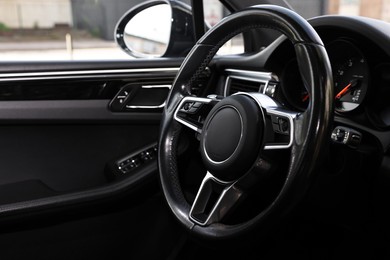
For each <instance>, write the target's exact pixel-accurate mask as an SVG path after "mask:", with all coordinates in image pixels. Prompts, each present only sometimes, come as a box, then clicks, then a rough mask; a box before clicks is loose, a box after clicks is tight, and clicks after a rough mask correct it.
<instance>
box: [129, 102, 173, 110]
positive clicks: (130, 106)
mask: <svg viewBox="0 0 390 260" xmlns="http://www.w3.org/2000/svg"><path fill="white" fill-rule="evenodd" d="M165 104H166V102H165V101H164V103H162V104H161V105H156V106H142V105H140V106H132V105H127V106H126V108H127V109H158V108H163V107H165Z"/></svg>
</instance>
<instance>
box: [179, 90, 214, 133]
mask: <svg viewBox="0 0 390 260" xmlns="http://www.w3.org/2000/svg"><path fill="white" fill-rule="evenodd" d="M218 101H219V100H218V99H217V98H216V96H214V95H211V96H209V97H207V98H200V97H191V96H188V97H184V98H183V99H182V100H181V102H180V103H179V105H178V107H177V108H176V111H175V113H174V119H175V120H176V121H177V122H179V123H180V124H182V125H184V126H186V127H188V128H190V129H192V130H194V131H195V132H197V133H199V134H201V133H202V128H203V121H204V118H205V117H206V116H207V113H208V111H210V110H209V109H204V108H205V107H206V106H208V105H214V104H215V103H216V102H218Z"/></svg>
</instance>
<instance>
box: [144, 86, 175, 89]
mask: <svg viewBox="0 0 390 260" xmlns="http://www.w3.org/2000/svg"><path fill="white" fill-rule="evenodd" d="M141 88H145V89H151V88H152V89H153V88H167V89H171V88H172V85H143V86H142V87H141Z"/></svg>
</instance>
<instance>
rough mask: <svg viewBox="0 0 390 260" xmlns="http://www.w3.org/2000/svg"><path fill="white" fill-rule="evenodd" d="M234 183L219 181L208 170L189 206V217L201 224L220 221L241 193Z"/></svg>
mask: <svg viewBox="0 0 390 260" xmlns="http://www.w3.org/2000/svg"><path fill="white" fill-rule="evenodd" d="M234 184H235V182H225V181H221V180H219V179H217V178H216V177H214V176H213V175H212V174H211V173H210V172H208V173H207V174H206V176H205V177H204V179H203V181H202V184H201V185H200V188H199V190H198V193H197V195H196V197H195V201H194V203H193V205H192V207H191V210H190V219H191V220H192V221H193V222H195V223H196V224H198V225H201V226H206V225H210V224H212V223H216V222H220V221H221V219H222V218H223V217H224V216H225V215H226V214H227V213H228V212H229V211H230V210H231V209H232V208H233V207H234V206H235V205H236V204H237V202H238V201H239V199H240V198H241V196H242V194H243V192H242V191H241V190H240V189H238V188H237V187H235V185H234Z"/></svg>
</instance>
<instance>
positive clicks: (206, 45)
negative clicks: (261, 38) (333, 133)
mask: <svg viewBox="0 0 390 260" xmlns="http://www.w3.org/2000/svg"><path fill="white" fill-rule="evenodd" d="M256 28H270V29H274V30H277V31H279V32H281V33H283V34H284V35H285V36H287V38H288V39H289V40H290V41H291V42H292V43H293V45H294V48H295V51H296V55H297V60H298V64H299V68H300V72H301V76H302V78H303V81H304V84H305V85H306V87H307V89H308V92H309V95H310V99H311V102H310V104H309V107H308V108H307V110H306V112H305V113H303V114H300V115H298V118H297V119H295V118H294V122H293V124H294V127H295V128H296V129H299V131H295V132H294V136H293V137H292V139H291V141H292V144H291V147H290V149H291V159H290V163H289V167H288V173H287V179H286V181H285V183H284V185H283V187H282V189H281V191H280V193H279V195H278V196H277V197H276V198H275V200H274V201H273V202H272V203H271V205H270V206H268V207H267V208H266V209H265V210H264V211H262V212H260V213H259V214H258V215H256V216H255V217H254V218H252V219H250V220H248V221H246V222H243V223H240V224H236V225H225V224H222V223H219V222H216V223H211V224H206V225H199V223H197V221H194V219H191V218H190V211H191V210H192V209H191V205H190V204H189V203H188V202H187V201H186V199H185V197H184V194H183V191H182V188H181V185H180V181H179V172H178V167H177V160H176V149H177V145H178V139H179V138H178V137H179V134H180V132H181V128H182V127H183V125H182V124H180V123H179V122H178V121H177V120H175V115H176V113H177V112H178V109H180V106H181V105H182V104H183V100H184V99H185V98H186V97H191V95H192V94H191V87H192V86H193V84H194V83H195V82H196V81H197V79H198V78H199V77H200V75H201V74H202V72H203V71H204V70H205V69H206V67H207V65H208V64H209V63H210V61H211V60H212V58H213V57H214V55H215V54H216V52H217V51H218V49H219V48H220V47H221V46H222V45H223V44H224V43H225V42H227V41H228V40H229V39H230V38H232V37H233V36H235V35H237V34H239V33H241V32H244V31H247V30H250V29H256ZM226 32H230V33H228V34H226ZM332 82H333V81H332V72H331V67H330V62H329V59H328V56H327V53H326V50H325V48H324V46H323V43H322V41H321V39H320V37H319V36H318V34H317V33H316V32H315V30H314V29H313V28H312V27H311V26H310V25H309V23H308V22H307V21H306V20H305V19H303V18H302V17H300V16H299V15H297V14H296V13H295V12H292V11H291V10H288V9H286V8H283V7H279V6H273V5H259V6H253V7H250V8H248V9H245V10H242V11H240V12H237V13H234V14H232V15H230V16H228V17H227V18H225V19H223V20H222V21H221V22H220V23H219V24H217V25H216V26H214V27H213V28H212V29H210V30H209V31H208V32H207V33H206V34H205V35H204V36H203V37H202V38H201V39H200V40H199V41H198V42H197V43H196V45H195V46H194V47H193V49H192V50H191V51H190V53H189V54H188V55H187V57H186V59H185V60H184V62H183V63H182V66H181V68H180V70H179V72H178V74H177V76H176V79H175V81H174V84H173V87H172V89H171V92H170V94H169V97H168V100H167V105H166V107H165V108H164V112H163V117H162V122H161V127H160V138H159V153H158V162H159V170H160V182H161V186H162V189H163V193H164V196H165V198H166V201H167V202H168V205H169V206H170V208H171V210H172V212H173V213H174V215H175V217H176V218H177V219H178V220H179V221H180V222H181V223H182V224H183V225H184V226H185V227H186V228H187V229H188V230H190V231H191V232H193V233H194V234H197V235H200V236H202V237H205V238H211V239H226V238H231V237H236V236H239V235H240V234H243V233H246V232H248V231H250V230H252V229H253V228H254V227H255V226H257V227H258V226H261V225H264V224H266V223H267V220H269V219H270V217H272V216H277V215H280V214H282V212H284V211H286V210H287V209H288V208H290V207H291V206H292V205H294V204H295V203H296V202H297V201H299V200H300V199H301V197H302V195H303V194H304V192H305V191H306V189H307V187H308V185H309V183H310V179H311V177H312V176H311V175H312V173H313V169H314V168H315V166H316V163H315V162H317V161H318V159H319V158H320V157H321V152H322V149H321V148H322V147H323V145H324V144H325V143H326V142H327V140H328V137H329V128H330V121H331V116H332V111H333V102H332V97H333V93H332V91H333V85H332V84H333V83H332ZM251 98H252V99H255V97H254V96H252V97H251ZM259 98H263V97H259ZM207 102H209V101H207ZM245 102H246V101H245ZM248 102H249V101H248ZM260 110H261V108H260ZM292 126H293V125H291V127H292ZM261 149H264V146H263V147H262V148H261Z"/></svg>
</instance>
